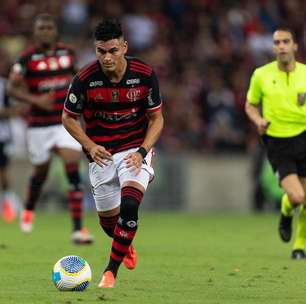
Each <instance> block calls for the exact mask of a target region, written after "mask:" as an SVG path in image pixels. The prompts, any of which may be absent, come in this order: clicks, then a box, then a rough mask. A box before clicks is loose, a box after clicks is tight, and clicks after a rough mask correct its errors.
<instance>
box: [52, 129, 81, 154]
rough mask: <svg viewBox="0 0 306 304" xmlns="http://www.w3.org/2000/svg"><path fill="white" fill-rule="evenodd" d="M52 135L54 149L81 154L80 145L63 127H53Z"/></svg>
mask: <svg viewBox="0 0 306 304" xmlns="http://www.w3.org/2000/svg"><path fill="white" fill-rule="evenodd" d="M54 133H55V137H56V140H55V147H56V149H57V150H58V151H59V150H64V149H70V150H73V151H77V152H81V150H82V147H81V145H80V143H79V142H78V141H77V140H76V139H74V138H73V137H72V136H71V135H70V134H69V132H68V131H67V130H66V129H65V128H64V126H63V125H58V126H55V127H54ZM68 157H69V155H68Z"/></svg>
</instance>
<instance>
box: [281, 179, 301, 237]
mask: <svg viewBox="0 0 306 304" xmlns="http://www.w3.org/2000/svg"><path fill="white" fill-rule="evenodd" d="M281 186H282V188H283V190H284V191H285V194H284V195H283V197H282V206H281V217H280V222H279V234H280V237H281V239H282V240H283V241H284V242H289V241H290V239H291V235H292V218H293V210H294V208H295V207H296V206H297V205H300V204H302V203H303V202H304V200H305V191H304V189H303V186H302V184H301V182H300V180H299V177H298V176H297V174H289V175H287V176H285V177H284V178H282V179H281Z"/></svg>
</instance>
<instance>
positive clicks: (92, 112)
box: [63, 20, 163, 288]
mask: <svg viewBox="0 0 306 304" xmlns="http://www.w3.org/2000/svg"><path fill="white" fill-rule="evenodd" d="M94 36H95V50H96V56H97V60H96V61H94V62H93V63H91V64H89V65H88V66H87V67H85V68H84V69H82V70H81V71H80V72H79V73H78V74H77V75H76V77H75V78H74V79H73V81H72V85H71V88H70V90H69V92H68V95H67V98H66V101H65V107H64V111H63V124H64V126H65V127H66V129H67V130H68V131H69V132H70V134H71V135H72V136H73V137H74V138H76V139H77V140H78V141H79V142H80V144H81V145H82V146H83V150H84V151H85V153H86V155H87V157H88V159H89V162H90V163H89V177H90V181H91V184H92V189H93V195H94V199H95V204H96V208H97V212H98V215H99V218H100V225H101V226H102V228H103V229H104V231H105V233H106V234H108V235H109V236H110V237H111V238H112V239H113V240H112V247H111V253H110V259H109V263H108V265H107V266H106V268H105V270H104V272H103V274H102V279H101V282H100V283H99V285H98V287H101V288H111V287H114V285H115V280H116V276H117V271H118V268H119V266H120V264H121V262H123V263H124V265H125V266H126V267H127V268H128V269H133V268H135V266H136V262H137V255H136V251H135V249H134V248H133V247H132V241H133V239H134V237H135V234H136V230H137V222H138V208H139V205H140V203H141V200H142V198H143V195H144V193H145V191H146V189H147V186H148V183H149V182H150V181H151V180H152V178H153V175H154V171H153V168H152V166H151V165H152V156H153V153H154V152H153V146H154V144H155V143H156V141H157V140H158V138H159V136H160V134H161V131H162V128H163V116H162V111H161V99H160V95H159V87H158V81H157V78H156V76H155V73H154V72H153V70H152V68H151V67H150V66H149V65H147V64H145V63H143V62H142V61H140V60H139V59H137V58H133V57H127V56H126V53H127V50H128V43H127V41H125V40H124V37H123V33H122V29H121V26H120V23H119V22H118V21H116V20H104V21H103V22H101V23H99V24H98V26H97V27H96V29H95V32H94ZM81 115H82V116H83V118H84V120H85V128H86V130H85V131H84V130H83V129H82V128H81V126H80V124H79V122H78V120H79V118H80V116H81Z"/></svg>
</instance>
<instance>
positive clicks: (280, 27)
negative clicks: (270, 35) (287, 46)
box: [275, 25, 297, 42]
mask: <svg viewBox="0 0 306 304" xmlns="http://www.w3.org/2000/svg"><path fill="white" fill-rule="evenodd" d="M276 31H282V32H288V33H290V34H291V36H292V40H293V41H294V42H296V41H297V38H296V33H295V32H294V31H293V30H292V29H291V28H290V27H289V26H286V25H280V26H278V27H277V28H276V30H275V32H276Z"/></svg>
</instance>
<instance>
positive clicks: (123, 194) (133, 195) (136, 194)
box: [122, 192, 143, 203]
mask: <svg viewBox="0 0 306 304" xmlns="http://www.w3.org/2000/svg"><path fill="white" fill-rule="evenodd" d="M125 196H129V197H133V198H135V199H136V200H137V201H138V202H139V203H140V202H141V200H142V197H143V194H139V193H135V192H125V193H122V197H125Z"/></svg>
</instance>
